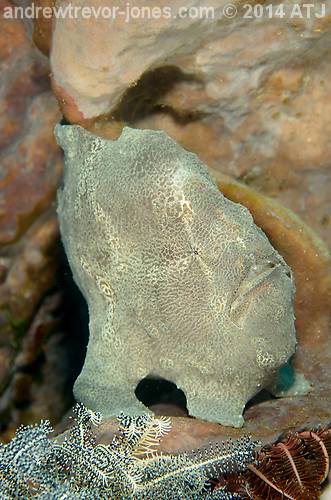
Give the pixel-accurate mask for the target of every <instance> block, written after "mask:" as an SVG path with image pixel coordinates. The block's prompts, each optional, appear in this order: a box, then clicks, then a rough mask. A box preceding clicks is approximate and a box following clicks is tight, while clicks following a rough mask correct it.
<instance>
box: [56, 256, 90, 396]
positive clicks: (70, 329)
mask: <svg viewBox="0 0 331 500" xmlns="http://www.w3.org/2000/svg"><path fill="white" fill-rule="evenodd" d="M60 259H61V268H60V272H59V287H60V289H61V291H62V294H63V308H62V313H63V316H62V323H63V328H64V329H65V331H66V333H67V355H68V366H69V367H70V368H69V373H68V387H67V390H68V391H70V392H72V387H73V385H74V382H75V380H76V378H77V377H78V375H79V373H80V372H81V369H82V367H83V364H84V359H85V354H86V347H87V344H88V339H89V329H88V323H89V317H88V308H87V304H86V301H85V299H84V297H83V295H82V294H81V292H80V290H79V288H78V287H77V285H76V283H75V282H74V280H73V277H72V272H71V269H70V267H69V263H68V260H67V256H66V254H65V252H64V249H63V247H62V246H61V254H60Z"/></svg>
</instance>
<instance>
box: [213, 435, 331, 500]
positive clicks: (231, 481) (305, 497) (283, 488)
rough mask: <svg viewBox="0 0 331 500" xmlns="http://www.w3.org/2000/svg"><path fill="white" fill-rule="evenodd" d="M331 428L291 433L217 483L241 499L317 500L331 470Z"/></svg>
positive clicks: (263, 449)
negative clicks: (245, 465) (244, 468)
mask: <svg viewBox="0 0 331 500" xmlns="http://www.w3.org/2000/svg"><path fill="white" fill-rule="evenodd" d="M330 454H331V429H330V426H329V427H327V428H318V429H310V430H306V431H302V432H292V433H290V434H288V435H287V436H285V437H283V438H282V439H281V440H278V441H277V442H275V443H273V444H272V445H269V446H266V447H264V448H262V449H261V450H260V451H258V452H256V454H255V461H254V462H253V463H250V464H248V465H247V468H246V470H245V471H244V472H242V473H241V472H239V473H237V474H232V475H231V474H230V476H227V477H226V476H223V477H222V478H220V480H219V482H218V483H216V485H217V484H218V485H220V486H221V488H222V490H223V489H224V488H227V489H229V490H230V491H233V492H236V493H239V494H240V498H254V499H262V500H267V499H273V500H277V499H282V498H289V499H293V500H318V499H319V498H320V494H321V484H325V481H326V479H327V477H328V473H329V470H330Z"/></svg>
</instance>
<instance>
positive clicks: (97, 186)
mask: <svg viewBox="0 0 331 500" xmlns="http://www.w3.org/2000/svg"><path fill="white" fill-rule="evenodd" d="M56 135H57V140H58V142H59V143H60V144H61V145H62V147H63V148H64V151H65V154H66V168H65V176H64V188H63V190H62V191H60V192H59V208H58V213H59V219H60V227H61V233H62V239H63V242H64V245H65V249H66V252H67V255H68V259H69V262H70V265H71V268H72V270H73V275H74V279H75V281H76V282H77V284H78V286H79V287H80V289H81V290H82V292H83V294H84V296H85V298H86V300H87V303H88V307H89V315H90V342H89V346H88V349H87V356H86V360H85V365H84V367H83V370H82V373H81V375H80V376H79V377H78V380H77V381H76V384H75V388H74V391H75V395H76V397H77V399H79V400H82V401H83V402H84V404H87V405H88V406H90V407H92V408H98V409H100V411H102V412H103V413H104V414H105V415H110V414H111V413H110V412H111V411H114V412H116V413H118V412H119V411H121V410H122V409H123V411H125V412H126V413H129V414H141V413H143V412H144V411H146V408H144V407H143V405H142V404H141V403H140V402H139V401H138V400H137V399H136V398H135V395H134V389H135V387H136V385H137V384H138V382H139V381H140V380H141V379H142V378H144V377H145V376H147V375H148V374H153V375H156V376H159V377H162V378H165V379H168V380H171V381H173V382H175V383H176V384H177V386H178V387H179V388H181V389H182V390H183V391H184V393H185V395H186V397H187V406H188V410H189V412H190V414H191V415H193V416H196V417H201V418H203V419H206V420H210V421H216V422H219V423H223V424H225V425H234V426H240V425H242V423H243V418H242V412H243V408H244V406H245V404H246V402H247V401H248V400H249V399H250V398H251V397H252V396H254V395H255V394H256V393H257V392H258V391H259V390H261V388H263V387H267V386H269V385H270V384H271V383H272V382H273V380H274V378H275V376H276V373H277V369H278V368H279V367H280V366H281V365H283V364H284V363H285V362H286V361H287V359H288V358H289V356H291V355H292V354H293V352H294V349H295V332H294V315H293V294H294V285H293V281H292V275H291V271H290V269H289V268H288V266H287V265H286V263H285V262H284V260H283V259H282V258H281V256H280V255H279V254H278V253H277V252H276V251H275V250H274V249H273V247H272V246H271V244H270V243H269V241H268V239H267V238H266V236H265V235H264V234H263V232H262V231H261V230H260V229H259V228H258V227H257V226H255V225H254V223H253V220H252V217H251V215H250V214H249V212H248V210H247V209H246V208H244V207H243V206H241V205H239V204H235V203H232V202H230V201H229V200H227V199H226V198H224V197H223V196H222V194H221V193H220V192H219V191H218V189H217V186H216V184H214V183H213V181H212V179H211V178H210V176H209V175H208V172H207V169H206V168H205V166H204V165H203V164H202V162H200V161H199V159H198V158H197V157H196V156H195V155H193V154H191V153H189V152H187V151H185V150H184V149H182V148H181V147H180V146H178V145H177V144H176V143H175V142H174V141H173V140H171V139H170V138H169V137H168V136H167V135H166V134H164V133H162V132H153V131H141V130H132V129H129V128H125V129H124V131H123V132H122V135H121V137H120V138H119V139H118V140H117V141H110V140H109V141H107V140H104V139H101V138H99V137H96V136H94V135H92V134H90V133H88V132H87V131H85V130H84V129H83V128H81V127H78V126H60V125H59V126H57V128H56ZM128 359H129V360H130V363H129V364H128Z"/></svg>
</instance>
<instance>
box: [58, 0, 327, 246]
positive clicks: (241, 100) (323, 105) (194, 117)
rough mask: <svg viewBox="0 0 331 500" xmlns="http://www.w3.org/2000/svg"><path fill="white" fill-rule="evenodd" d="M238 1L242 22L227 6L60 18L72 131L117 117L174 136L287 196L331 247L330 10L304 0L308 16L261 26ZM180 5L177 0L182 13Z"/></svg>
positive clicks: (61, 63) (64, 101)
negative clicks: (210, 13)
mask: <svg viewBox="0 0 331 500" xmlns="http://www.w3.org/2000/svg"><path fill="white" fill-rule="evenodd" d="M232 3H234V4H236V5H237V8H238V12H237V15H236V16H235V17H234V18H233V19H229V18H226V16H225V15H221V12H222V8H223V7H224V5H225V4H226V1H225V0H222V1H219V0H218V1H217V2H213V1H212V2H205V1H197V0H195V1H193V2H191V3H190V4H191V5H192V6H193V7H197V6H200V7H205V6H207V5H208V6H210V7H213V6H215V18H214V19H210V18H209V19H206V18H203V17H202V18H201V19H197V18H194V19H193V18H191V19H190V18H185V19H180V18H177V19H173V18H172V19H168V18H166V16H163V17H161V18H160V19H146V16H145V19H142V18H140V19H134V20H131V21H130V22H128V23H126V22H125V16H123V15H118V16H117V17H116V19H112V20H110V19H102V18H101V17H98V19H97V20H95V19H93V18H90V19H84V20H83V19H81V18H79V19H69V18H68V17H67V18H65V19H56V20H54V31H53V39H52V51H51V64H52V73H53V78H52V80H53V88H54V91H55V93H56V95H57V96H58V98H59V103H60V106H61V107H62V110H63V112H64V114H65V116H66V118H67V119H68V120H69V121H70V122H73V123H80V124H85V125H88V126H90V125H91V121H92V122H93V121H94V120H95V119H96V118H97V119H98V120H105V118H106V119H107V118H108V120H110V119H112V120H113V119H115V120H122V121H124V122H126V123H127V124H129V125H131V126H132V125H133V126H136V127H144V128H150V129H161V130H165V131H166V132H167V133H168V134H169V135H170V136H171V137H173V138H174V139H176V140H177V142H179V143H180V144H182V145H183V146H184V147H186V148H187V149H189V150H191V151H194V152H196V153H198V155H199V156H200V157H201V159H202V160H203V161H204V162H205V163H206V164H207V165H209V166H210V167H212V168H215V169H217V170H221V171H223V172H224V173H227V174H229V175H231V176H233V177H235V178H237V179H242V180H244V181H245V182H246V183H247V184H249V185H252V186H253V187H255V188H256V189H258V190H261V191H262V192H263V193H264V194H268V195H272V196H275V197H277V198H278V199H279V200H281V201H282V202H283V203H284V204H285V205H286V206H288V207H289V208H291V209H292V210H294V211H295V212H296V213H297V214H298V215H300V216H301V217H302V218H303V220H304V221H305V222H306V223H308V224H309V225H310V226H312V227H313V228H314V229H315V230H316V232H317V233H318V234H319V235H320V236H321V237H323V238H324V239H325V240H326V241H327V242H328V243H331V236H330V235H331V232H330V220H331V205H330V199H329V196H328V193H329V192H330V190H331V174H330V169H329V158H330V155H331V146H330V141H329V137H330V133H331V129H330V127H331V125H330V120H329V116H330V112H331V109H330V106H331V104H330V103H331V95H330V88H329V86H328V85H327V82H328V81H329V80H330V78H331V64H330V59H329V57H328V53H329V51H330V46H331V32H330V21H331V11H330V6H329V5H328V4H325V2H323V1H317V2H315V3H314V9H313V10H312V12H311V17H310V19H309V18H307V15H305V8H304V7H303V4H304V3H305V2H304V0H301V1H299V2H298V4H299V5H301V6H302V18H300V17H298V15H297V16H296V17H295V16H294V17H293V16H292V17H291V13H292V10H291V9H293V2H291V1H285V2H283V4H284V6H285V9H287V16H286V18H279V17H277V16H273V18H272V19H270V18H269V17H268V15H265V16H264V17H263V19H258V18H247V17H246V18H245V17H244V15H245V13H246V14H247V8H244V7H243V6H242V2H237V1H235V2H232ZM181 4H182V2H180V0H178V1H177V0H176V1H174V2H172V5H171V6H172V8H173V12H175V11H176V9H177V8H178V6H179V5H181ZM73 5H75V6H83V5H89V6H91V5H94V6H95V7H97V6H99V7H102V6H108V7H109V5H110V2H108V3H107V0H103V1H102V2H95V3H94V2H92V4H91V2H87V1H84V0H75V1H74V2H73ZM111 5H113V2H112V3H111ZM116 5H117V4H116ZM142 5H145V2H144V1H143V0H139V1H137V2H135V7H136V8H137V7H141V6H142ZM153 5H156V6H158V7H161V8H162V7H164V6H165V2H164V1H163V0H159V1H158V2H157V3H156V4H155V2H154V3H153ZM240 5H241V6H240ZM323 5H326V12H325V16H324V17H323V16H322V17H321V14H322V13H323V12H322V8H323V7H322V6H323ZM273 7H274V8H275V7H276V6H273ZM315 15H317V16H320V17H315ZM87 40H88V41H87ZM92 126H93V123H92ZM105 126H106V125H105ZM99 130H100V129H99Z"/></svg>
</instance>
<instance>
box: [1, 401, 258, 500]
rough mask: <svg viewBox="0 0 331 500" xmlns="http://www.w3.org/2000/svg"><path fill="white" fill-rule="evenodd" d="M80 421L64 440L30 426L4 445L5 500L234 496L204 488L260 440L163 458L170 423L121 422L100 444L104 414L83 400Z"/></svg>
mask: <svg viewBox="0 0 331 500" xmlns="http://www.w3.org/2000/svg"><path fill="white" fill-rule="evenodd" d="M74 415H75V417H74V418H75V423H74V425H73V426H72V427H71V429H70V431H69V434H68V435H67V436H66V437H65V438H64V439H62V441H61V439H56V440H50V439H48V434H49V433H50V432H51V430H52V429H51V427H50V424H49V422H48V421H45V422H41V424H40V425H39V426H26V427H22V428H20V429H19V430H18V431H17V435H16V437H15V438H14V439H13V440H12V441H11V442H10V443H9V444H7V445H1V447H0V479H1V481H0V493H1V498H3V499H7V498H8V499H9V498H23V497H24V498H32V497H33V498H39V499H54V500H55V499H61V498H64V497H65V498H69V499H78V498H85V499H109V498H112V499H123V498H132V499H137V500H138V499H148V498H155V499H160V500H161V499H164V498H173V499H174V500H176V499H178V500H179V499H181V498H185V499H192V500H193V499H198V498H213V499H217V498H222V499H232V498H233V499H235V498H237V495H236V494H232V493H230V492H227V491H226V490H225V489H224V488H223V489H222V491H215V493H213V492H212V491H211V490H210V489H209V490H208V489H207V484H208V479H210V478H211V477H213V476H215V475H219V474H221V473H222V474H225V473H233V472H234V471H241V470H245V468H246V466H247V464H248V463H250V462H251V461H252V457H253V451H254V450H255V448H256V446H257V443H256V442H254V441H252V440H250V439H249V438H242V439H241V440H239V441H237V442H234V443H226V444H221V445H214V446H209V448H208V449H207V448H206V449H203V450H196V451H194V450H193V451H192V452H191V453H184V454H181V455H177V456H175V455H160V454H158V453H157V452H156V450H157V446H158V443H159V440H160V439H161V438H162V436H163V435H164V434H165V433H167V432H169V430H170V421H169V420H168V419H167V418H164V417H161V418H159V419H155V418H154V417H151V416H149V415H143V416H140V417H135V418H132V417H130V416H126V415H123V414H122V415H120V416H119V417H118V421H119V427H120V434H119V435H117V436H115V437H114V438H113V440H112V442H111V443H110V444H109V445H103V444H96V443H95V436H94V434H93V432H92V428H91V427H92V424H94V425H99V423H100V421H101V415H100V414H99V413H94V412H92V411H90V410H88V409H87V408H86V407H84V406H83V405H81V404H80V403H78V404H77V405H76V406H75V408H74Z"/></svg>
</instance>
